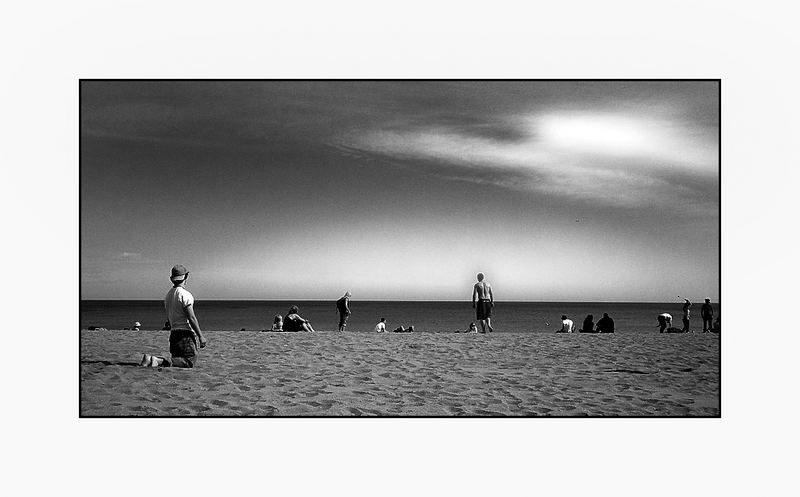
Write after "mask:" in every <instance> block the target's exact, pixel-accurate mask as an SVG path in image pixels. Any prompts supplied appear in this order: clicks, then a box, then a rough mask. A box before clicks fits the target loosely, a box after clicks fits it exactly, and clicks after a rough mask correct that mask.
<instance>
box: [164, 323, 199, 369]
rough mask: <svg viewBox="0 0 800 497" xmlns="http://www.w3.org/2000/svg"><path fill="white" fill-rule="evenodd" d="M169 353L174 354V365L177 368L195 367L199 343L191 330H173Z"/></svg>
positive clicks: (170, 337)
mask: <svg viewBox="0 0 800 497" xmlns="http://www.w3.org/2000/svg"><path fill="white" fill-rule="evenodd" d="M169 353H170V354H172V365H173V366H177V367H188V368H191V367H194V363H195V362H196V361H197V341H196V340H195V336H194V333H193V332H192V331H189V330H172V332H170V334H169Z"/></svg>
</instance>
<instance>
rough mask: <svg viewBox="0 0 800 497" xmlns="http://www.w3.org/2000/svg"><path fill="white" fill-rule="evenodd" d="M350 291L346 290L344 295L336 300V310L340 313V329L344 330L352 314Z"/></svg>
mask: <svg viewBox="0 0 800 497" xmlns="http://www.w3.org/2000/svg"><path fill="white" fill-rule="evenodd" d="M349 303H350V292H345V294H344V296H343V297H342V298H340V299H339V300H337V301H336V312H338V313H339V331H344V329H345V328H346V327H347V317H348V316H350V314H351V312H350V306H349V305H348V304H349Z"/></svg>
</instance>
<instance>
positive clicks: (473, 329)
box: [456, 322, 485, 333]
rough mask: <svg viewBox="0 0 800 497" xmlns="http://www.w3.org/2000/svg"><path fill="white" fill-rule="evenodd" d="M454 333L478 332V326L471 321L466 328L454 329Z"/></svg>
mask: <svg viewBox="0 0 800 497" xmlns="http://www.w3.org/2000/svg"><path fill="white" fill-rule="evenodd" d="M456 333H478V326H477V325H476V324H475V323H474V322H473V323H470V324H469V325H468V326H467V329H466V330H464V331H461V330H456ZM484 333H485V332H484Z"/></svg>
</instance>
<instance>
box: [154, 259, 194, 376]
mask: <svg viewBox="0 0 800 497" xmlns="http://www.w3.org/2000/svg"><path fill="white" fill-rule="evenodd" d="M188 278H189V271H187V270H186V268H185V267H184V266H182V265H181V264H176V265H175V266H173V267H172V273H171V275H170V278H169V279H170V280H171V281H172V288H171V289H170V290H169V291H168V292H167V295H166V296H165V297H164V308H165V310H166V311H167V317H168V318H169V324H170V329H171V330H170V334H169V353H170V354H171V355H172V360H170V359H167V358H164V357H158V356H151V355H148V354H145V355H144V356H143V357H142V363H141V365H142V366H150V367H170V366H171V367H176V368H192V367H194V365H195V363H196V362H197V348H198V341H199V347H200V348H201V349H202V348H203V347H205V346H206V339H205V337H204V336H203V332H202V331H201V330H200V323H199V322H198V321H197V316H195V314H194V296H193V295H192V294H191V293H190V292H189V290H187V289H186V280H187V279H188Z"/></svg>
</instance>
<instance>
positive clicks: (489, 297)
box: [472, 273, 494, 332]
mask: <svg viewBox="0 0 800 497" xmlns="http://www.w3.org/2000/svg"><path fill="white" fill-rule="evenodd" d="M477 277H478V282H477V283H475V285H474V286H473V287H472V307H473V308H474V309H475V317H476V319H477V320H478V321H480V322H481V329H483V331H484V332H486V328H487V327H488V328H489V331H490V332H492V331H494V330H493V329H492V307H494V294H493V293H492V285H490V284H489V282H488V281H483V278H484V276H483V273H478V276H477ZM476 304H477V306H476Z"/></svg>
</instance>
